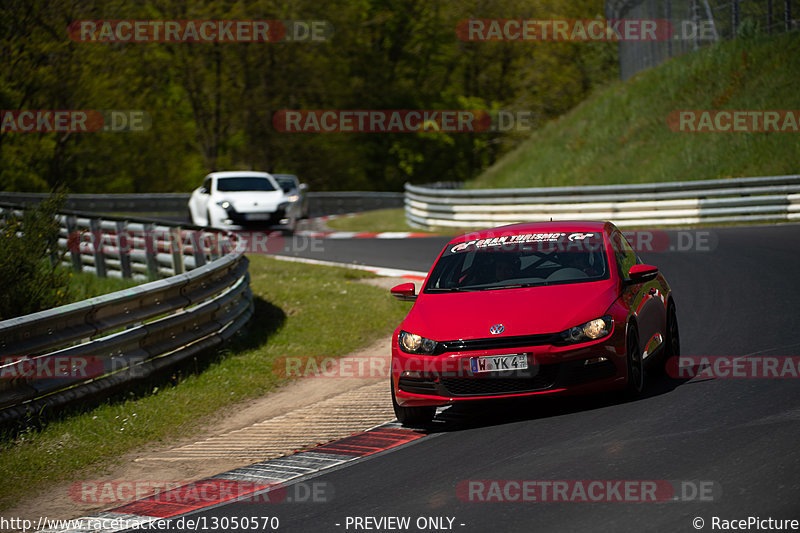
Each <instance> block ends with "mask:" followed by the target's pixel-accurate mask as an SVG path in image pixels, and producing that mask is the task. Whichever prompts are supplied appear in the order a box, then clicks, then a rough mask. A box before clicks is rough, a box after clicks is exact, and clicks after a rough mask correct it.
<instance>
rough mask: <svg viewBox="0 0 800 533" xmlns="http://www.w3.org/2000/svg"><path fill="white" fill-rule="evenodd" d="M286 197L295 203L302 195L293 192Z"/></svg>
mask: <svg viewBox="0 0 800 533" xmlns="http://www.w3.org/2000/svg"><path fill="white" fill-rule="evenodd" d="M286 199H287V200H289V202H292V203H294V202H296V201H297V200H299V199H300V196H299V195H297V194H292V195H291V196H287V197H286Z"/></svg>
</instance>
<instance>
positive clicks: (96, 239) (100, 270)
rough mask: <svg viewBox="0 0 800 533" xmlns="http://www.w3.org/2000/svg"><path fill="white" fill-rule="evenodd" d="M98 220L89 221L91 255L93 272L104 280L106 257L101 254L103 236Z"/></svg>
mask: <svg viewBox="0 0 800 533" xmlns="http://www.w3.org/2000/svg"><path fill="white" fill-rule="evenodd" d="M100 229H101V228H100V219H99V218H90V219H89V231H91V233H92V255H93V256H94V270H95V274H97V276H98V277H101V278H105V277H107V275H106V256H105V252H103V236H102V233H101V232H100Z"/></svg>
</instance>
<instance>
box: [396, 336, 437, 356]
mask: <svg viewBox="0 0 800 533" xmlns="http://www.w3.org/2000/svg"><path fill="white" fill-rule="evenodd" d="M397 343H398V344H399V345H400V349H401V350H403V351H404V352H406V353H413V354H418V355H433V354H434V352H435V351H436V346H437V345H438V344H439V343H438V342H436V341H434V340H431V339H426V338H425V337H422V336H420V335H414V334H413V333H409V332H407V331H401V332H400V335H399V336H398V337H397Z"/></svg>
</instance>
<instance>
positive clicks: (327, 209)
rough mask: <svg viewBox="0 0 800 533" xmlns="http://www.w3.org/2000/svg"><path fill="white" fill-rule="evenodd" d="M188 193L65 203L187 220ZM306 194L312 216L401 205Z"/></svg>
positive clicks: (22, 200)
mask: <svg viewBox="0 0 800 533" xmlns="http://www.w3.org/2000/svg"><path fill="white" fill-rule="evenodd" d="M189 196H190V195H189V194H187V193H142V194H70V195H68V196H67V200H66V202H65V204H64V207H65V208H66V209H70V210H76V211H84V212H91V213H148V214H149V215H154V216H153V217H151V220H150V221H151V222H152V221H153V220H154V219H156V218H158V219H162V220H166V221H188V220H189V208H188V204H189ZM307 196H308V211H309V214H310V216H312V217H319V216H325V215H341V214H344V213H355V212H360V211H371V210H374V209H384V208H389V207H402V206H403V193H400V192H374V191H351V192H309V193H307ZM47 197H49V195H48V194H43V193H26V192H4V191H0V202H6V203H11V204H15V205H19V204H36V203H39V202H41V201H42V200H43V199H44V198H47Z"/></svg>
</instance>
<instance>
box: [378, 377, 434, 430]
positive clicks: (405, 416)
mask: <svg viewBox="0 0 800 533" xmlns="http://www.w3.org/2000/svg"><path fill="white" fill-rule="evenodd" d="M389 386H390V387H391V389H392V407H394V415H395V416H396V417H397V420H398V421H399V422H400V423H401V424H403V425H404V426H413V427H420V426H426V425H428V424H430V423H431V420H433V416H434V415H435V414H436V407H432V406H431V407H428V406H425V407H403V406H401V405H398V404H397V399H396V398H395V395H394V383H392V382H389Z"/></svg>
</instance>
